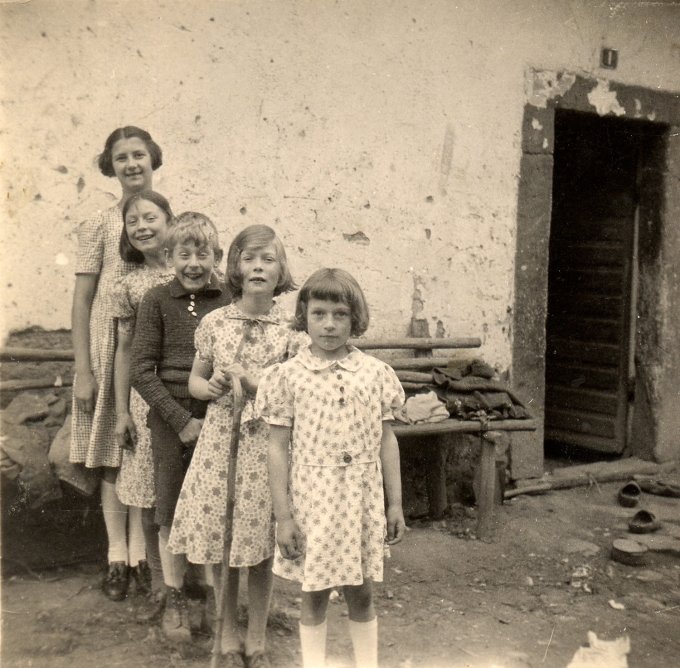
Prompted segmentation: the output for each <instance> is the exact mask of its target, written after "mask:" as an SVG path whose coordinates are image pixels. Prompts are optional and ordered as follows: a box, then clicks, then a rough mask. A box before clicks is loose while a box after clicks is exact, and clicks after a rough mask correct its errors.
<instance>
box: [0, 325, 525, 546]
mask: <svg viewBox="0 0 680 668" xmlns="http://www.w3.org/2000/svg"><path fill="white" fill-rule="evenodd" d="M351 343H353V344H354V345H356V346H357V347H358V348H360V349H361V350H364V351H366V352H368V353H370V354H375V355H376V357H380V358H381V359H383V360H384V361H386V362H388V363H389V364H390V365H391V366H392V368H394V370H395V371H396V373H397V376H399V377H400V380H401V383H402V385H403V387H404V390H406V391H407V392H408V391H409V390H411V391H412V390H414V389H416V387H420V385H417V384H415V383H413V382H411V381H410V380H408V378H410V377H411V376H410V375H409V374H410V373H411V372H413V371H418V370H421V371H422V370H431V369H432V368H433V367H438V366H446V365H447V364H448V362H449V361H450V355H449V356H435V355H434V352H435V351H443V350H448V351H451V350H462V349H473V348H479V347H480V346H481V340H480V339H478V338H475V337H471V338H451V339H432V338H402V339H353V340H352V341H351ZM400 350H406V351H409V352H411V356H408V357H400V356H398V354H397V355H395V351H400ZM72 360H73V351H71V350H37V349H31V348H11V347H5V348H0V361H3V362H26V361H43V362H48V361H72ZM71 382H72V381H71V379H70V378H65V379H63V380H62V379H61V378H58V379H55V378H54V376H52V377H45V378H42V379H35V380H7V381H3V382H0V391H20V390H31V389H46V388H49V387H55V386H60V387H61V386H64V387H66V386H69V385H71ZM535 429H536V421H535V420H494V421H488V422H481V421H479V420H457V419H449V420H443V421H442V422H433V423H420V424H410V425H407V424H403V423H401V422H395V423H394V432H395V434H396V436H397V438H398V439H399V440H401V441H404V440H406V441H408V440H409V439H415V438H421V439H422V438H423V437H431V439H430V440H428V445H432V446H433V447H432V448H428V453H427V454H428V471H427V480H428V485H427V486H428V499H429V503H430V514H431V515H432V516H435V517H437V516H439V515H441V513H442V512H443V511H444V509H445V508H446V504H447V499H446V478H445V470H444V466H443V463H444V462H443V461H442V458H441V454H442V452H445V451H444V450H443V448H442V442H441V439H440V437H442V436H445V435H447V434H453V433H465V434H479V435H480V439H479V440H480V447H481V450H482V452H481V459H480V493H479V498H478V499H477V503H478V520H477V535H478V536H479V538H482V539H487V538H489V537H490V536H491V534H492V531H493V524H494V511H495V509H494V499H495V494H496V448H495V444H494V443H493V442H492V441H490V440H487V439H485V438H483V436H484V434H485V433H486V432H490V431H534V430H535Z"/></svg>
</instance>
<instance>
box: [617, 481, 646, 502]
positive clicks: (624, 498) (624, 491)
mask: <svg viewBox="0 0 680 668" xmlns="http://www.w3.org/2000/svg"><path fill="white" fill-rule="evenodd" d="M641 492H642V490H641V489H640V485H638V484H637V483H636V482H635V481H634V480H631V481H630V482H627V483H626V484H625V485H624V486H623V487H622V488H621V489H620V490H619V496H618V498H619V505H622V506H624V507H625V508H633V507H634V506H637V504H638V502H639V501H640V494H641Z"/></svg>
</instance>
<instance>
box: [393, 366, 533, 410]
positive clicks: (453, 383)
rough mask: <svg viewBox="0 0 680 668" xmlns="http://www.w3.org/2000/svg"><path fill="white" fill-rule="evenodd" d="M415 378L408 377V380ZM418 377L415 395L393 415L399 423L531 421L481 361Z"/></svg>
mask: <svg viewBox="0 0 680 668" xmlns="http://www.w3.org/2000/svg"><path fill="white" fill-rule="evenodd" d="M400 375H401V374H400ZM415 375H416V374H410V378H409V379H414V378H413V376H415ZM417 376H418V378H419V380H420V381H421V382H419V383H418V384H419V385H421V387H420V388H419V390H418V393H417V394H415V395H413V396H410V397H409V398H408V399H407V400H406V403H405V404H404V406H403V407H402V409H401V410H400V411H398V413H397V414H396V415H395V417H396V419H397V420H399V421H401V422H405V423H407V424H417V423H419V422H439V421H441V420H446V419H448V418H449V417H451V418H456V419H460V420H479V419H486V420H510V419H526V418H530V417H531V415H530V414H529V412H528V411H527V410H526V408H525V406H524V404H523V403H522V401H521V400H520V399H519V398H518V397H517V395H516V394H515V393H514V392H513V391H512V390H511V389H510V388H509V387H508V386H507V384H506V383H504V382H503V381H501V380H499V378H498V375H497V373H496V371H495V369H494V368H493V367H491V366H489V365H488V364H487V363H486V362H484V361H483V360H480V359H474V360H471V361H466V362H461V361H452V362H451V363H450V364H449V365H447V366H446V367H435V368H433V369H432V372H431V373H427V374H425V373H418V374H417Z"/></svg>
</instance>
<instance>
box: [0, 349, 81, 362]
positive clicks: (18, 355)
mask: <svg viewBox="0 0 680 668" xmlns="http://www.w3.org/2000/svg"><path fill="white" fill-rule="evenodd" d="M62 360H63V361H66V362H70V361H73V351H72V350H41V349H39V348H14V347H11V346H10V347H3V348H0V362H59V361H62Z"/></svg>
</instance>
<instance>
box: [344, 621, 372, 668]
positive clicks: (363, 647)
mask: <svg viewBox="0 0 680 668" xmlns="http://www.w3.org/2000/svg"><path fill="white" fill-rule="evenodd" d="M349 636H350V638H351V639H352V646H353V647H354V664H355V665H356V666H358V668H378V618H377V617H374V618H373V619H371V621H370V622H353V621H352V620H351V619H350V620H349Z"/></svg>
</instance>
